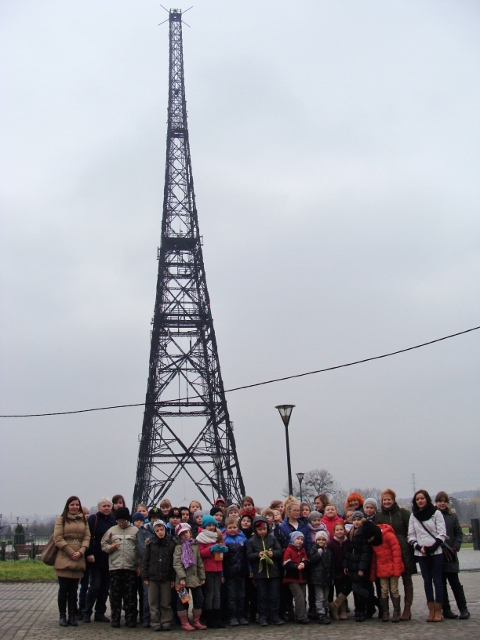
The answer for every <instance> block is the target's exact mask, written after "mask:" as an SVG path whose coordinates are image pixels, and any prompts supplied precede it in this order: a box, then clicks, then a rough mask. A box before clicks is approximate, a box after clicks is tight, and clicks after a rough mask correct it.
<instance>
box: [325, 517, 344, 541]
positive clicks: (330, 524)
mask: <svg viewBox="0 0 480 640" xmlns="http://www.w3.org/2000/svg"><path fill="white" fill-rule="evenodd" d="M322 522H323V524H324V525H325V526H326V527H327V531H328V533H329V535H330V540H331V539H332V538H333V536H334V533H335V532H334V529H335V525H336V524H337V522H341V523H342V524H344V522H343V518H340V516H338V515H335V516H333V518H327V517H326V516H323V518H322Z"/></svg>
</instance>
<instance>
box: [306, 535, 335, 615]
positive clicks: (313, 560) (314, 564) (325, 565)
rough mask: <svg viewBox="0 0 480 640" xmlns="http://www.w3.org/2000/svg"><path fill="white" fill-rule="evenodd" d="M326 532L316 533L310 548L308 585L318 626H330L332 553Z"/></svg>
mask: <svg viewBox="0 0 480 640" xmlns="http://www.w3.org/2000/svg"><path fill="white" fill-rule="evenodd" d="M327 543H328V532H327V531H317V533H316V535H315V544H314V545H313V546H312V547H311V549H310V553H309V554H308V559H309V560H310V583H309V584H312V585H313V587H314V593H315V606H316V610H317V614H318V622H319V623H320V624H330V619H329V617H328V597H329V594H330V588H331V586H332V584H333V571H334V568H333V553H332V552H331V551H330V549H328V547H327Z"/></svg>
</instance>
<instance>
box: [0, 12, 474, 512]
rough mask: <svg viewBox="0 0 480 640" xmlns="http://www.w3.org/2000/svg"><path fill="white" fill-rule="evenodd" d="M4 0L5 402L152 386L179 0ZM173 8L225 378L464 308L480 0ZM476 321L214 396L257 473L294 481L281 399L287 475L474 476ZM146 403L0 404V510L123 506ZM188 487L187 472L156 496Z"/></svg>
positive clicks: (248, 475) (451, 323)
mask: <svg viewBox="0 0 480 640" xmlns="http://www.w3.org/2000/svg"><path fill="white" fill-rule="evenodd" d="M165 6H167V7H169V6H170V5H165ZM172 6H175V7H176V8H180V9H183V10H185V9H187V8H188V7H189V6H190V4H189V3H183V2H182V3H179V4H177V5H172ZM0 17H1V20H0V59H1V78H2V80H1V85H2V89H1V91H2V100H1V106H0V109H1V118H0V122H1V124H0V126H1V139H2V151H1V159H2V171H1V178H0V197H1V214H2V234H1V236H2V242H1V248H2V250H1V277H2V281H1V300H2V305H1V322H2V331H1V345H0V348H1V351H0V358H1V363H2V364H1V389H2V391H1V402H0V408H1V411H0V413H2V414H9V413H39V412H49V411H64V410H72V409H81V408H88V407H95V406H105V405H114V404H123V403H130V402H132V403H135V402H143V401H144V398H145V391H146V383H147V373H148V357H149V338H150V334H149V332H150V320H151V317H152V313H153V304H154V296H155V285H156V269H157V261H156V251H157V246H158V244H159V238H160V223H161V211H162V197H163V176H164V163H165V134H166V110H167V99H168V95H167V90H168V25H163V26H160V27H158V26H157V25H158V23H159V22H161V21H163V20H165V19H166V18H167V17H168V16H167V14H166V13H165V11H164V10H163V9H162V8H161V7H160V5H159V3H158V2H154V1H153V0H142V1H141V2H140V1H139V0H136V1H134V0H81V1H80V0H69V2H64V1H60V0H49V1H48V2H38V1H36V2H34V1H26V0H3V2H2V3H1V6H0ZM185 20H186V21H187V22H188V24H189V25H191V28H190V29H189V28H188V27H184V54H185V77H186V94H187V102H188V110H189V129H190V143H191V151H192V162H193V172H194V179H195V188H196V195H197V206H198V212H199V221H200V231H201V234H202V235H203V238H204V259H205V265H206V270H207V282H208V287H209V292H210V297H211V301H212V310H213V316H214V323H215V329H216V333H217V339H218V345H219V355H220V362H221V367H222V373H223V378H224V382H225V386H226V388H231V387H236V386H239V385H242V384H249V383H252V382H257V381H261V380H264V379H269V378H274V377H279V376H285V375H290V374H294V373H301V372H303V371H309V370H312V369H319V368H323V367H328V366H332V365H336V364H341V363H343V362H348V361H352V360H356V359H360V358H365V357H368V356H373V355H379V354H381V353H384V352H386V351H392V350H396V349H401V348H403V347H408V346H411V345H413V344H417V343H421V342H424V341H427V340H430V339H433V338H437V337H441V336H443V335H447V334H450V333H454V332H456V331H460V330H462V329H467V328H469V327H473V326H477V325H479V324H480V322H479V319H480V305H479V293H480V291H479V288H480V287H479V283H480V258H479V240H480V217H479V201H480V197H479V196H480V181H479V169H480V167H479V165H480V162H479V161H480V145H479V142H480V140H479V138H480V131H479V117H478V114H479V113H480V82H479V79H480V68H479V67H480V64H479V62H480V55H479V54H480V40H479V38H478V33H479V27H480V24H479V23H480V5H479V3H478V2H476V1H471V2H468V1H462V0H455V1H449V2H445V1H442V0H435V1H433V0H432V1H427V0H424V1H420V2H419V1H405V0H404V1H402V2H395V1H390V2H384V1H380V0H377V1H375V0H364V1H362V2H358V1H356V0H352V1H348V0H343V1H342V0H339V1H337V2H327V1H326V0H315V1H314V0H311V1H308V0H306V1H304V2H302V3H298V4H296V3H292V2H287V1H283V0H280V1H279V0H264V1H263V2H252V1H249V0H244V1H242V2H239V1H236V0H231V1H229V2H228V3H226V2H220V1H218V2H217V1H214V0H201V1H199V2H196V3H195V5H194V8H193V9H192V10H191V11H190V12H189V13H188V14H186V16H185ZM479 345H480V331H477V332H473V333H470V334H467V335H464V336H461V337H458V338H455V339H452V340H449V341H446V342H442V343H439V344H437V345H434V346H430V347H426V348H424V349H421V350H417V351H413V352H410V353H407V354H403V355H400V356H396V357H394V358H389V359H385V360H380V361H376V362H371V363H368V364H365V365H361V366H357V367H352V368H350V369H342V370H339V371H335V372H331V373H324V374H320V375H316V376H312V377H308V378H301V379H298V380H293V381H290V382H282V383H278V384H276V385H270V386H266V387H259V388H256V389H253V390H248V391H240V392H235V393H231V394H229V395H228V403H229V410H230V415H231V418H232V420H233V421H234V424H235V436H236V441H237V446H238V453H239V457H240V463H241V467H242V471H243V477H244V481H245V484H246V487H247V491H248V492H249V493H251V494H252V495H253V496H254V498H255V499H256V500H257V501H258V502H260V503H263V504H265V503H266V502H267V501H269V500H270V499H272V498H276V497H281V489H282V488H283V486H284V485H285V482H286V464H285V443H284V429H283V425H282V422H281V420H280V417H279V415H278V413H277V411H276V410H275V408H274V407H275V405H276V404H280V403H293V404H295V405H296V408H295V410H294V413H293V416H292V420H291V423H290V433H291V448H292V467H293V471H294V472H297V471H308V470H310V469H313V468H316V467H320V468H321V467H325V468H327V469H328V470H330V471H331V472H332V473H333V474H334V476H335V477H336V478H337V480H338V481H339V483H340V484H341V485H342V486H343V487H344V488H346V489H348V488H350V487H353V486H357V485H360V486H379V487H385V486H391V487H392V488H394V489H395V490H396V491H397V493H398V494H399V495H402V496H408V495H410V494H411V493H412V486H411V474H412V473H415V475H416V481H417V488H418V487H419V486H422V487H424V488H426V489H428V490H430V491H432V492H435V491H437V490H440V489H445V490H447V491H456V490H461V489H471V488H478V487H480V473H479V464H478V459H479V453H480V429H479V415H480V411H479V409H480V406H479V405H480V399H479V398H480V394H479V378H480V376H479V373H480V372H479ZM142 414H143V409H142V408H136V409H124V410H117V411H110V412H101V413H89V414H84V415H80V416H63V417H52V418H31V419H16V420H14V419H2V420H0V429H1V432H0V433H1V440H0V442H1V454H0V456H1V458H0V459H1V465H0V487H1V490H0V512H2V513H4V514H8V515H9V514H10V512H13V515H14V516H15V515H18V514H19V513H33V512H36V513H43V514H46V513H58V512H59V511H60V510H61V508H62V507H63V504H64V502H65V499H66V497H67V496H68V495H70V494H72V493H73V494H78V495H79V496H80V497H81V499H82V501H83V502H85V503H86V504H87V505H92V504H94V503H95V502H96V498H97V497H98V496H101V495H109V494H110V495H111V494H113V493H117V492H119V493H123V494H124V495H125V496H126V498H127V502H128V505H129V506H130V501H131V496H132V492H133V484H134V480H135V472H136V458H137V454H138V434H139V433H140V431H141V424H142ZM195 497H197V495H195V494H193V495H192V492H191V491H190V489H187V488H184V487H183V485H182V481H180V482H177V483H176V485H175V487H174V488H173V490H172V495H171V498H172V501H173V502H183V501H184V499H185V498H188V499H191V498H195Z"/></svg>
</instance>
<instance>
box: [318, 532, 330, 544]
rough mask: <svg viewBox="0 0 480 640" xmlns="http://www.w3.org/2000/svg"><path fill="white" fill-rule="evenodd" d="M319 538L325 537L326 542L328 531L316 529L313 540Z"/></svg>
mask: <svg viewBox="0 0 480 640" xmlns="http://www.w3.org/2000/svg"><path fill="white" fill-rule="evenodd" d="M319 538H325V540H326V541H327V542H328V540H329V538H330V536H329V535H328V531H323V530H322V531H317V533H316V534H315V540H318V539H319Z"/></svg>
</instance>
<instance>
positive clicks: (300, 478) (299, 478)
mask: <svg viewBox="0 0 480 640" xmlns="http://www.w3.org/2000/svg"><path fill="white" fill-rule="evenodd" d="M296 476H297V478H298V484H299V485H300V502H303V496H302V482H303V478H304V477H305V474H304V473H300V472H299V473H297V474H296Z"/></svg>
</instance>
